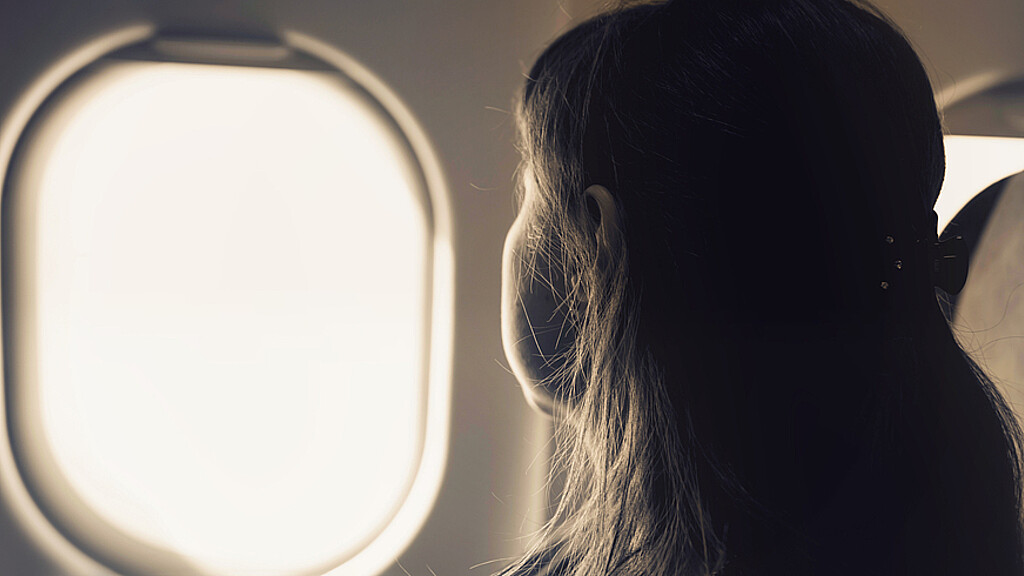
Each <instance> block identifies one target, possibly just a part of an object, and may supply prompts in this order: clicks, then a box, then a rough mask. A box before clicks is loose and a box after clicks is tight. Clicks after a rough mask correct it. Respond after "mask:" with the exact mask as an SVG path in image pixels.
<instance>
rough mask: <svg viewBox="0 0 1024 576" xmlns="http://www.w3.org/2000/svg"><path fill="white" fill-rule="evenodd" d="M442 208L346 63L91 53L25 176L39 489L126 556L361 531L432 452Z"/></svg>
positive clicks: (18, 283)
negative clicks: (430, 405) (428, 444)
mask: <svg viewBox="0 0 1024 576" xmlns="http://www.w3.org/2000/svg"><path fill="white" fill-rule="evenodd" d="M431 218H432V217H431V213H430V204H429V202H428V200H427V196H426V192H425V187H424V184H423V177H422V175H421V172H420V168H419V166H418V165H417V164H416V160H415V157H414V156H413V154H412V153H411V152H410V151H409V147H408V145H407V144H406V143H405V141H404V140H403V139H402V135H401V134H400V133H399V132H398V130H397V129H396V128H395V126H394V125H393V124H391V123H389V119H388V117H387V116H386V115H385V114H384V113H383V112H381V109H380V107H379V106H377V105H375V103H374V102H373V101H372V98H370V97H369V96H367V95H366V93H365V92H363V91H360V90H359V89H358V87H356V86H354V85H353V83H352V82H351V81H348V80H346V79H344V78H341V77H340V74H337V73H333V72H332V73H327V72H324V71H317V70H300V69H288V68H281V67H259V66H235V65H213V64H208V63H204V64H199V63H187V62H157V61H139V60H132V59H106V60H105V61H101V62H100V63H96V64H94V65H92V66H91V67H89V68H87V69H86V70H85V71H83V72H80V73H79V74H78V75H77V76H76V77H74V78H73V79H72V80H71V81H69V83H67V84H66V85H65V86H64V87H62V88H61V89H60V91H59V92H58V93H56V94H55V95H54V96H52V97H51V98H50V100H49V101H48V102H47V103H46V104H45V105H44V106H43V107H42V108H41V109H40V110H39V111H38V112H37V114H36V116H35V118H34V119H33V121H32V123H31V124H30V125H29V128H28V130H27V131H26V132H25V134H23V137H22V139H21V143H20V144H19V149H18V151H17V153H16V157H15V160H14V161H13V162H12V176H11V178H9V180H8V187H7V190H5V194H4V205H3V228H2V230H3V271H4V278H3V280H4V282H3V289H4V292H3V314H4V345H5V353H6V356H5V359H6V360H5V362H6V363H7V370H8V379H7V386H8V390H7V393H8V398H9V399H10V405H9V413H10V419H11V420H10V429H11V435H12V444H13V446H14V448H15V455H16V458H17V461H18V466H19V469H20V470H21V471H22V474H23V476H25V478H26V484H27V485H28V487H29V490H30V492H31V493H32V496H33V498H34V500H36V502H37V503H38V504H39V507H40V509H41V510H43V512H44V513H45V514H46V516H47V518H49V519H50V521H51V522H52V523H53V524H54V525H55V526H56V527H57V528H58V529H59V530H60V531H61V532H62V533H63V534H64V535H65V536H66V537H67V538H68V539H69V540H70V541H72V542H73V543H75V544H76V545H78V546H79V547H81V548H83V549H86V550H87V551H89V552H90V553H91V554H93V555H94V556H98V557H100V558H101V559H103V560H104V561H106V562H107V563H108V564H109V565H111V566H113V567H114V568H115V569H120V570H122V571H125V572H129V573H145V574H155V573H168V572H170V573H182V572H188V573H204V574H253V573H259V574H271V573H273V574H277V573H284V572H287V573H295V572H308V571H313V570H321V571H323V570H326V569H329V568H332V567H334V566H337V565H338V564H340V563H342V562H343V561H345V559H346V558H349V557H351V556H352V555H353V554H356V553H357V552H358V551H359V550H360V549H362V548H363V547H364V546H366V545H367V543H368V542H371V541H372V540H373V539H374V538H375V537H376V536H377V535H378V534H380V533H381V531H382V530H383V529H384V527H385V526H387V525H388V523H389V522H390V521H391V520H392V519H393V517H394V516H395V515H396V513H397V511H398V510H399V509H400V508H401V507H402V505H403V502H404V501H405V499H406V497H407V495H408V493H409V491H410V487H411V485H412V484H413V483H414V478H415V476H416V474H417V470H418V468H419V466H420V463H421V458H422V454H423V451H424V441H425V440H424V430H425V426H426V420H427V414H426V406H427V396H428V392H429V391H428V387H427V382H428V378H427V374H428V372H429V370H428V360H427V359H428V356H429V354H428V348H429V346H428V345H429V341H428V338H427V335H428V334H429V330H430V303H431V281H430V279H431V257H432V256H431V255H432V253H433V248H432V246H433V244H432V243H433V229H432V220H431ZM395 552H397V551H392V554H393V553H395Z"/></svg>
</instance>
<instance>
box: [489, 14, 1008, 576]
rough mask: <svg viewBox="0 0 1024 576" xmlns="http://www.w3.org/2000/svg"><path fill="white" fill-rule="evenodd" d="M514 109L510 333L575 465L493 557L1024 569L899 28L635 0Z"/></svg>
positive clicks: (558, 51)
mask: <svg viewBox="0 0 1024 576" xmlns="http://www.w3.org/2000/svg"><path fill="white" fill-rule="evenodd" d="M518 119H519V125H520V148H521V151H522V154H523V164H522V168H521V170H520V179H521V183H520V184H521V185H520V188H521V192H522V199H521V204H522V206H521V209H520V212H519V216H518V218H517V220H516V222H515V224H514V225H513V226H512V229H511V230H510V231H509V236H508V239H507V241H506V249H505V263H504V294H503V329H504V334H503V336H504V341H505V348H506V354H507V355H508V357H509V360H510V363H511V365H512V367H513V370H514V372H515V374H516V376H517V377H518V379H519V380H520V382H521V384H522V385H523V387H524V390H525V391H526V392H527V396H528V398H529V399H530V400H531V402H532V403H534V404H535V405H538V406H540V407H542V408H543V407H546V408H547V409H548V410H549V411H553V412H554V413H555V421H556V428H557V432H558V433H557V439H558V444H559V451H558V454H557V456H556V462H555V466H556V468H557V469H559V470H561V471H562V473H563V474H564V484H565V487H564V490H563V491H562V495H561V500H560V503H559V505H558V507H557V511H556V512H555V514H554V518H553V520H552V521H551V522H550V523H549V525H548V526H546V527H545V529H544V530H542V531H541V532H540V534H538V537H537V541H536V544H535V545H534V547H533V548H532V549H531V550H530V552H529V553H528V554H527V555H526V557H524V558H523V559H522V560H521V561H519V562H517V563H516V564H515V565H513V566H511V567H510V568H508V569H507V570H506V571H505V574H508V575H520V574H573V575H609V574H622V575H645V576H646V575H650V576H653V575H673V576H675V575H691V574H723V575H739V576H746V575H769V574H787V575H795V574H825V575H831V574H851V575H853V574H857V575H868V574H886V575H889V574H922V575H925V574H928V575H932V574H972V575H975V574H989V575H994V574H999V575H1003V574H1006V575H1011V574H1012V575H1015V576H1016V575H1020V574H1022V573H1024V564H1022V544H1021V529H1020V524H1021V523H1020V511H1021V506H1020V481H1021V474H1020V462H1019V460H1018V457H1019V450H1020V440H1019V432H1018V430H1017V428H1016V424H1015V421H1014V419H1013V416H1012V414H1011V413H1010V412H1009V411H1008V409H1007V408H1006V406H1005V404H1004V403H1003V401H1002V399H1001V398H1000V397H999V395H998V394H997V392H996V391H995V390H994V388H993V386H992V385H991V383H990V382H989V381H988V380H987V379H986V378H985V377H984V375H983V374H982V373H981V372H980V371H979V370H977V368H976V367H975V366H974V365H973V364H972V363H971V362H970V361H969V360H968V359H966V358H965V356H964V355H963V353H962V352H961V350H960V349H959V347H958V346H957V344H956V342H955V340H954V338H953V336H952V334H951V332H950V329H949V326H948V324H947V322H946V319H945V317H944V316H943V314H942V312H941V310H940V308H939V303H938V302H937V299H936V291H935V286H940V287H942V288H945V289H946V290H949V291H955V290H958V289H959V287H958V286H956V284H957V283H958V282H957V277H958V276H959V277H962V276H963V274H964V269H963V263H964V258H965V255H964V254H963V253H962V250H951V249H950V248H949V247H948V246H946V245H939V244H937V240H936V230H935V226H936V223H935V219H934V213H933V212H932V206H933V205H934V203H935V199H936V196H937V195H938V192H939V189H940V186H941V183H942V179H943V173H944V155H943V146H942V133H941V126H940V123H939V118H938V115H937V113H936V108H935V104H934V100H933V97H932V91H931V87H930V85H929V82H928V78H927V76H926V74H925V72H924V70H923V68H922V66H921V63H920V61H919V60H918V58H917V57H916V55H915V54H914V52H913V50H912V49H911V47H910V46H909V45H908V43H907V41H906V40H905V39H904V38H903V37H902V36H901V35H900V34H899V33H898V32H897V31H896V30H895V29H894V27H893V25H892V24H890V23H888V22H887V21H886V20H885V19H884V18H883V17H882V16H881V15H879V14H878V13H877V12H876V11H874V10H872V9H871V8H870V7H866V6H863V5H856V4H853V3H850V2H847V1H844V0H679V1H675V2H668V3H660V4H646V5H633V6H629V7H623V8H619V9H616V10H612V11H610V12H607V13H605V14H603V15H600V16H598V17H596V18H594V19H592V20H590V21H587V22H584V23H583V24H581V25H580V26H578V27H577V28H575V29H573V30H571V31H569V32H568V33H566V34H565V35H564V36H562V37H561V38H559V39H558V40H556V41H555V42H554V43H553V44H552V45H551V46H550V47H549V48H548V49H547V50H546V51H545V52H544V53H543V54H542V55H541V57H540V58H539V60H538V61H537V63H536V64H535V66H534V68H533V70H532V71H531V73H530V75H529V79H528V80H527V82H526V86H525V90H524V92H523V94H522V98H521V103H520V107H519V112H518ZM940 293H941V292H940Z"/></svg>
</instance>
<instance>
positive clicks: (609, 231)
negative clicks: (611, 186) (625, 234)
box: [583, 184, 620, 253]
mask: <svg viewBox="0 0 1024 576" xmlns="http://www.w3.org/2000/svg"><path fill="white" fill-rule="evenodd" d="M583 196H584V198H583V200H584V202H586V207H587V214H588V215H589V216H590V218H591V219H592V220H593V221H594V224H596V225H597V243H598V246H599V247H600V249H601V250H602V251H603V252H607V253H614V252H616V251H618V249H619V242H620V235H619V208H618V206H617V205H616V204H615V197H614V196H613V195H612V193H611V191H610V190H608V189H607V188H605V187H604V186H601V185H600V184H594V185H592V186H590V187H588V188H587V189H586V190H584V191H583Z"/></svg>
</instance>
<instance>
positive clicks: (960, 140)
mask: <svg viewBox="0 0 1024 576" xmlns="http://www.w3.org/2000/svg"><path fill="white" fill-rule="evenodd" d="M945 146H946V178H945V180H944V182H943V184H942V192H941V193H940V194H939V199H938V201H937V202H936V203H935V211H936V212H937V213H938V214H939V231H942V230H943V229H945V227H946V225H947V224H949V221H950V220H952V219H953V217H955V216H956V215H957V213H958V212H960V210H961V209H963V207H964V206H966V205H967V203H968V202H970V201H971V199H972V198H974V196H975V195H977V194H978V193H979V192H981V191H982V190H984V189H985V188H988V187H989V186H991V185H992V184H995V183H996V182H998V181H1000V180H1002V179H1003V178H1006V177H1008V176H1012V175H1013V174H1016V173H1017V172H1021V171H1024V138H997V137H989V136H946V138H945Z"/></svg>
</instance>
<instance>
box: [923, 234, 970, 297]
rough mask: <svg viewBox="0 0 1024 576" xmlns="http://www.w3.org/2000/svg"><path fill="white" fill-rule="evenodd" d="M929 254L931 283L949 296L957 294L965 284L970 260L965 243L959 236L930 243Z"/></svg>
mask: <svg viewBox="0 0 1024 576" xmlns="http://www.w3.org/2000/svg"><path fill="white" fill-rule="evenodd" d="M929 252H930V254H929V255H930V257H931V261H932V267H931V273H932V282H934V283H935V285H936V286H938V287H939V288H942V289H943V290H945V291H946V292H948V293H950V294H954V295H955V294H959V293H960V291H961V290H963V289H964V284H966V283H967V269H968V260H969V259H970V250H968V249H967V242H965V241H964V239H963V237H961V236H952V237H950V238H947V239H946V240H939V241H937V242H934V243H932V245H931V250H930V251H929Z"/></svg>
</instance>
